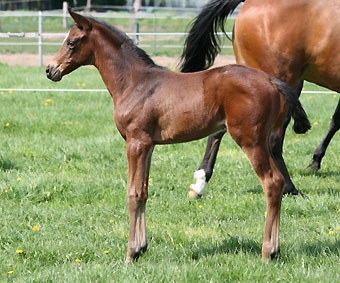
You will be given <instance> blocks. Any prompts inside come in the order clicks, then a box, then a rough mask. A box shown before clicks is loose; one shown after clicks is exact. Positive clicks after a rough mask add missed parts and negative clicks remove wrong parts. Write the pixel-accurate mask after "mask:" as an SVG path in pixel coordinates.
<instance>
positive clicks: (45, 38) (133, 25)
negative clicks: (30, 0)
mask: <svg viewBox="0 0 340 283" xmlns="http://www.w3.org/2000/svg"><path fill="white" fill-rule="evenodd" d="M196 12H197V11H196ZM84 14H86V13H84ZM195 14H197V13H195ZM195 14H192V13H191V14H188V13H186V14H179V15H176V14H174V13H172V14H171V13H158V14H157V13H119V12H112V13H111V12H110V13H98V12H93V13H90V15H91V16H93V17H96V18H108V19H128V20H129V21H130V30H131V31H132V32H127V35H128V36H130V37H132V38H134V39H135V43H136V44H137V45H138V46H140V47H142V48H153V50H154V49H158V48H182V47H183V45H179V44H172V43H171V42H163V43H160V42H159V41H160V39H162V38H163V40H164V39H166V38H169V37H178V38H184V37H186V36H187V33H186V32H156V30H157V27H156V20H160V19H163V20H164V19H165V20H168V19H170V20H174V21H175V20H179V19H188V20H191V19H192V18H193V16H194V15H195ZM6 17H21V19H22V18H23V17H38V22H37V25H38V26H37V31H38V32H7V33H0V39H6V38H9V39H10V38H11V39H14V38H21V39H33V40H31V41H29V42H24V41H23V40H21V42H13V41H12V42H11V41H10V40H9V41H7V42H5V41H2V42H0V46H37V53H38V63H39V65H40V66H41V65H42V58H43V46H60V45H61V43H62V41H61V40H60V39H64V38H65V36H66V34H67V33H66V32H43V18H44V17H58V18H61V22H63V26H64V28H66V27H67V21H68V19H69V16H68V15H67V13H66V12H65V11H64V12H62V11H44V12H41V11H38V12H32V11H22V12H18V11H13V12H12V11H0V19H1V18H6ZM143 19H148V20H150V19H152V20H153V21H151V23H152V25H153V27H150V29H151V30H153V32H140V31H139V23H138V21H140V20H143ZM21 21H23V20H21ZM70 22H71V21H70ZM0 24H1V23H0ZM21 25H22V26H24V24H22V23H21ZM33 27H34V26H33ZM34 29H35V28H34ZM21 30H23V29H21ZM219 34H220V35H222V34H223V33H219ZM227 35H228V36H229V37H230V36H231V35H232V33H231V32H228V33H227ZM143 37H144V38H146V41H150V44H148V42H144V43H143V44H142V43H141V40H140V39H141V38H143ZM35 40H36V41H35ZM53 40H56V41H57V42H51V41H53ZM157 41H158V42H157ZM222 48H226V49H231V48H232V46H231V45H223V46H222Z"/></svg>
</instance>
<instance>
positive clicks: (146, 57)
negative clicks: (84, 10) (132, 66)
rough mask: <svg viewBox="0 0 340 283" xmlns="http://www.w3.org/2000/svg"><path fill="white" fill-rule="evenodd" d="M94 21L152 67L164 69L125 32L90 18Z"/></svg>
mask: <svg viewBox="0 0 340 283" xmlns="http://www.w3.org/2000/svg"><path fill="white" fill-rule="evenodd" d="M89 19H91V20H92V21H94V22H95V23H97V24H99V25H102V26H104V27H105V28H107V29H108V30H109V31H111V32H112V33H113V34H114V35H115V36H117V37H118V38H119V39H121V40H122V41H123V42H124V43H126V44H127V45H128V46H130V48H131V49H132V50H133V51H134V52H135V53H136V54H137V55H138V56H139V57H140V58H141V59H142V60H143V61H144V62H145V63H146V64H147V65H149V66H150V67H155V68H161V69H162V68H163V67H161V66H159V65H157V64H156V63H155V62H154V61H153V60H152V59H151V58H150V56H149V55H148V54H147V53H146V52H145V51H144V50H143V49H141V48H139V47H138V46H137V45H136V44H135V43H134V42H133V40H132V39H131V38H129V37H128V36H127V35H126V34H125V33H124V32H122V31H120V30H119V29H117V28H116V27H114V26H112V25H110V24H109V23H107V22H104V21H101V20H98V19H95V18H93V17H89Z"/></svg>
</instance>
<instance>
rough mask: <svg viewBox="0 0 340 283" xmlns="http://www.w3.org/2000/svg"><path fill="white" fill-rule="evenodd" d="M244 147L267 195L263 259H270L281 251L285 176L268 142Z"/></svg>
mask: <svg viewBox="0 0 340 283" xmlns="http://www.w3.org/2000/svg"><path fill="white" fill-rule="evenodd" d="M242 148H243V150H244V151H245V153H246V154H247V156H248V158H249V161H250V163H251V165H252V166H253V168H254V170H255V172H256V174H257V175H258V176H259V178H260V180H261V184H262V188H263V191H264V193H265V195H266V202H267V210H266V211H267V216H266V223H265V228H264V237H263V244H262V260H263V261H268V260H269V259H271V258H274V257H275V256H276V255H277V254H278V253H279V252H280V243H279V228H280V210H281V200H282V192H283V185H284V178H283V176H282V174H281V172H280V171H279V170H278V168H277V167H276V165H275V162H274V160H273V159H272V157H271V155H270V153H269V150H268V146H267V145H266V144H258V145H256V146H252V147H251V146H246V147H242Z"/></svg>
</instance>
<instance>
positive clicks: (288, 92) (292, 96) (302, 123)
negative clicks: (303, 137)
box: [270, 77, 311, 134]
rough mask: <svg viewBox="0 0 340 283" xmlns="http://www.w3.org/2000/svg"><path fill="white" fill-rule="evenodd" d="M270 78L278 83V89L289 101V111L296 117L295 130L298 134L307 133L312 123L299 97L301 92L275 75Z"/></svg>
mask: <svg viewBox="0 0 340 283" xmlns="http://www.w3.org/2000/svg"><path fill="white" fill-rule="evenodd" d="M270 79H271V81H272V82H273V83H274V84H275V85H276V87H277V89H278V91H279V92H280V93H282V94H283V96H284V98H285V100H286V101H287V103H288V108H289V111H290V113H291V115H292V117H293V119H294V125H293V129H294V132H295V133H297V134H304V133H306V132H307V131H308V130H309V129H310V128H311V125H310V122H309V120H308V118H307V114H306V112H305V110H304V109H303V108H302V105H301V103H300V100H299V98H298V97H299V94H298V93H296V91H295V90H294V89H292V88H290V87H289V86H288V85H287V84H286V83H285V82H283V81H281V80H279V79H276V78H274V77H271V78H270Z"/></svg>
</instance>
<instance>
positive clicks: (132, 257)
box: [125, 251, 141, 263]
mask: <svg viewBox="0 0 340 283" xmlns="http://www.w3.org/2000/svg"><path fill="white" fill-rule="evenodd" d="M140 254H141V251H138V252H135V251H128V253H127V255H126V259H125V263H132V262H136V261H137V260H138V258H139V256H140Z"/></svg>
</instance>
